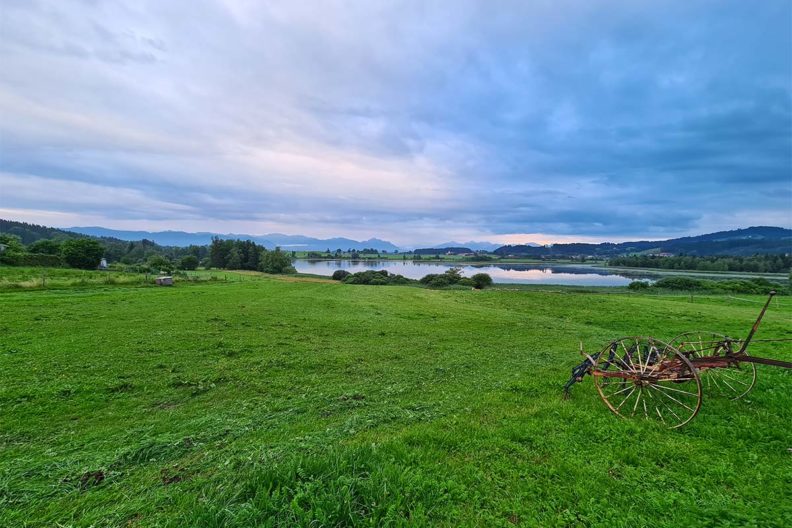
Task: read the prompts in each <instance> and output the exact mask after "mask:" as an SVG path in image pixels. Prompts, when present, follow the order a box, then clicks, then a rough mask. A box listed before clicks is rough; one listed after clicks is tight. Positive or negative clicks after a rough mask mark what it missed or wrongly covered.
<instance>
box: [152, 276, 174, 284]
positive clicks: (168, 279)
mask: <svg viewBox="0 0 792 528" xmlns="http://www.w3.org/2000/svg"><path fill="white" fill-rule="evenodd" d="M154 282H156V283H157V286H173V277H170V276H165V277H157V278H156V279H154Z"/></svg>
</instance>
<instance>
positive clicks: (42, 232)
mask: <svg viewBox="0 0 792 528" xmlns="http://www.w3.org/2000/svg"><path fill="white" fill-rule="evenodd" d="M0 233H8V234H9V235H16V236H18V237H19V239H20V240H21V241H22V243H23V244H30V243H32V242H35V241H36V240H43V239H49V240H69V239H72V238H86V235H81V234H79V233H72V232H71V231H64V230H63V229H58V228H57V227H46V226H42V225H37V224H28V223H27V222H15V221H13V220H3V219H2V218H0Z"/></svg>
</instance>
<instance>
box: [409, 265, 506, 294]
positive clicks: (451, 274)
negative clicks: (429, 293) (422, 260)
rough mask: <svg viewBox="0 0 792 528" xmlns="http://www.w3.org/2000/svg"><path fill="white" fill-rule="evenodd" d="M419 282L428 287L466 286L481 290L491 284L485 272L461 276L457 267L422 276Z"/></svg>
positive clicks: (490, 279) (490, 278)
mask: <svg viewBox="0 0 792 528" xmlns="http://www.w3.org/2000/svg"><path fill="white" fill-rule="evenodd" d="M419 282H420V283H421V284H423V285H424V286H427V287H429V288H445V287H447V286H455V285H459V286H468V287H472V288H476V289H477V290H482V289H484V288H486V287H487V286H490V285H492V277H490V276H489V275H487V274H486V273H476V274H475V275H473V276H472V277H469V278H468V277H463V276H462V271H461V270H460V269H459V268H451V269H449V270H448V271H446V272H445V273H432V274H429V275H426V276H424V277H423V278H422V279H421V280H420V281H419Z"/></svg>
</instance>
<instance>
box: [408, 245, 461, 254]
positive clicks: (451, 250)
mask: <svg viewBox="0 0 792 528" xmlns="http://www.w3.org/2000/svg"><path fill="white" fill-rule="evenodd" d="M413 253H415V254H416V255H464V254H466V253H473V250H472V249H470V248H466V247H436V248H418V249H414V250H413Z"/></svg>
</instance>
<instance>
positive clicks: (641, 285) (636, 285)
mask: <svg viewBox="0 0 792 528" xmlns="http://www.w3.org/2000/svg"><path fill="white" fill-rule="evenodd" d="M649 286H651V285H650V284H649V283H648V282H646V281H640V280H637V281H632V282H631V283H630V284H629V285H627V288H628V289H630V290H645V289H647V288H649Z"/></svg>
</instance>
